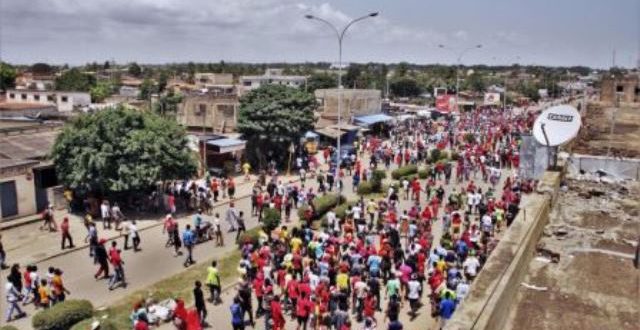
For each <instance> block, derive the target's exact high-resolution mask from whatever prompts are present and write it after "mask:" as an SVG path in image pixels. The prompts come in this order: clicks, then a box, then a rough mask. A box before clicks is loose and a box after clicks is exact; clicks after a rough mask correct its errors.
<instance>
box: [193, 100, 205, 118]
mask: <svg viewBox="0 0 640 330" xmlns="http://www.w3.org/2000/svg"><path fill="white" fill-rule="evenodd" d="M206 113H207V105H206V104H205V103H200V104H198V107H197V108H196V110H195V113H194V114H195V115H196V116H206Z"/></svg>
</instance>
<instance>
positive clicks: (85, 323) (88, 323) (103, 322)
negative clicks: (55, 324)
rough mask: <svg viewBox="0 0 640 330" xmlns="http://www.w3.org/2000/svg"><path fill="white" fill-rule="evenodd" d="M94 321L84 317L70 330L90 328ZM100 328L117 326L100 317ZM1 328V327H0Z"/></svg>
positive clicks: (111, 329) (89, 329)
mask: <svg viewBox="0 0 640 330" xmlns="http://www.w3.org/2000/svg"><path fill="white" fill-rule="evenodd" d="M93 321H96V320H95V319H93V318H90V319H86V320H84V321H82V322H80V323H76V325H74V326H73V327H72V328H71V330H91V323H93ZM99 321H100V330H118V326H117V325H116V323H115V322H114V321H111V320H109V319H100V320H99ZM0 329H1V328H0Z"/></svg>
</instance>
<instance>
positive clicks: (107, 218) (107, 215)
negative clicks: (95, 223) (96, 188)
mask: <svg viewBox="0 0 640 330" xmlns="http://www.w3.org/2000/svg"><path fill="white" fill-rule="evenodd" d="M100 216H101V217H102V229H111V208H110V207H109V201H108V200H106V199H105V200H103V201H102V204H100Z"/></svg>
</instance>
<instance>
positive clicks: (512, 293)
mask: <svg viewBox="0 0 640 330" xmlns="http://www.w3.org/2000/svg"><path fill="white" fill-rule="evenodd" d="M560 179H561V173H560V172H549V171H547V172H545V173H544V174H543V176H542V178H541V179H540V184H539V185H538V189H537V191H538V193H534V194H532V195H529V196H527V197H526V199H525V201H524V202H523V206H522V208H521V210H520V213H518V216H517V217H516V219H515V220H514V222H513V223H512V225H511V227H509V230H508V231H507V233H506V234H505V236H504V237H502V239H501V240H500V243H499V244H498V246H497V247H496V248H495V250H494V251H493V252H492V254H491V256H490V257H489V259H488V260H487V262H486V263H485V265H484V267H483V269H482V271H481V272H480V273H479V274H478V277H477V278H476V279H475V280H474V282H473V284H472V286H471V291H470V292H469V296H467V298H466V299H465V301H464V302H463V303H462V304H461V305H460V307H459V308H458V310H457V311H456V312H455V314H454V316H453V318H452V319H451V320H450V321H449V322H448V323H447V325H446V326H445V329H447V330H463V329H464V330H468V329H482V330H485V329H486V330H496V329H502V328H503V327H504V324H505V322H506V320H507V317H508V315H509V309H510V307H511V306H512V305H513V302H514V300H515V298H516V294H517V292H518V287H519V286H520V282H521V281H522V279H523V278H524V275H525V273H526V272H527V264H528V263H529V262H530V261H531V258H532V257H533V255H534V252H535V246H536V244H537V242H538V239H539V238H540V236H541V235H542V231H543V230H544V226H545V225H546V224H547V222H548V221H549V213H550V211H551V207H552V205H553V203H554V202H555V200H556V196H557V193H558V188H559V185H560Z"/></svg>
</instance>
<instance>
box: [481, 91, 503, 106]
mask: <svg viewBox="0 0 640 330" xmlns="http://www.w3.org/2000/svg"><path fill="white" fill-rule="evenodd" d="M499 104H500V93H484V105H499Z"/></svg>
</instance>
